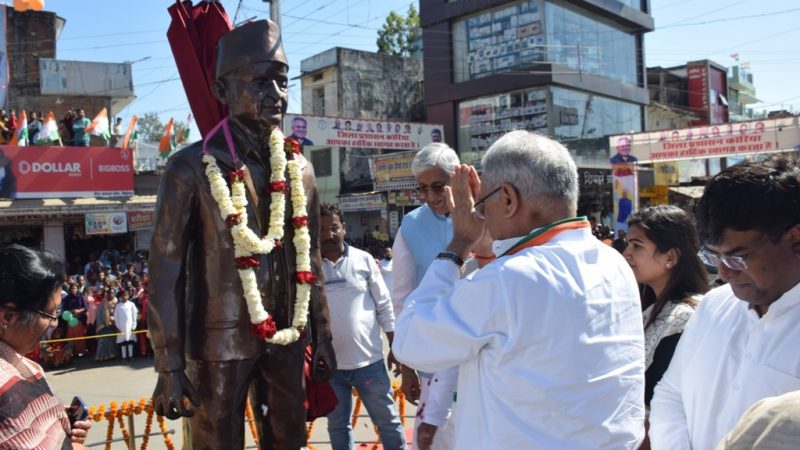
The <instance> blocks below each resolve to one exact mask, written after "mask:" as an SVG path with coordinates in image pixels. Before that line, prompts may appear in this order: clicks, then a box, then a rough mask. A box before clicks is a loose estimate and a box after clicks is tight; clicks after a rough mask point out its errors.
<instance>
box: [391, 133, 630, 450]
mask: <svg viewBox="0 0 800 450" xmlns="http://www.w3.org/2000/svg"><path fill="white" fill-rule="evenodd" d="M482 177H483V178H482V180H481V179H479V178H478V175H477V172H476V171H475V169H474V168H473V167H471V166H466V165H461V166H459V167H458V168H457V169H456V171H455V174H454V176H453V187H452V192H453V196H452V197H451V199H450V200H449V201H450V202H451V207H452V210H453V225H454V232H453V239H452V240H451V241H450V243H449V244H448V246H447V249H446V251H444V252H442V253H440V254H439V255H438V256H437V258H436V260H435V261H434V262H433V264H431V266H430V268H429V269H428V272H427V273H426V275H425V278H424V279H423V280H422V283H421V284H420V286H419V287H418V288H417V289H416V290H415V291H414V292H413V293H411V295H410V296H409V297H408V299H406V306H405V308H404V310H403V313H402V314H401V315H400V317H399V318H398V322H397V326H396V329H395V341H394V345H393V350H394V354H395V355H396V357H397V358H398V359H399V360H400V361H401V362H402V363H404V364H409V365H411V366H412V367H416V368H418V369H419V370H426V371H436V370H441V369H444V368H448V367H452V366H458V370H459V378H458V402H457V403H456V410H455V412H454V417H455V419H454V420H455V424H454V425H455V434H456V436H455V441H456V442H455V448H482V449H484V448H485V449H489V448H525V449H552V448H573V449H635V448H637V446H638V445H639V442H641V440H642V438H643V437H644V336H643V331H642V316H641V307H640V304H639V294H638V291H637V286H636V281H635V279H634V276H633V273H632V272H631V270H630V267H628V264H626V263H625V260H624V259H623V258H622V256H621V255H620V254H619V253H618V252H617V251H616V250H614V249H613V248H611V247H609V246H607V245H603V244H602V243H601V242H599V241H598V240H597V239H595V238H594V237H593V236H592V233H591V230H590V229H589V222H587V221H586V219H585V218H583V217H575V212H576V208H577V201H578V174H577V169H576V167H575V163H574V162H573V161H572V159H571V158H570V155H569V152H568V151H567V149H566V148H564V147H563V146H562V145H560V144H559V143H557V142H555V141H553V140H550V139H548V138H546V137H542V136H539V135H536V134H533V133H530V132H527V131H514V132H511V133H508V134H506V135H505V136H503V137H502V138H500V139H499V140H498V141H497V142H495V143H494V144H493V145H492V146H491V147H490V148H489V150H487V152H486V154H485V156H484V157H483V175H482ZM446 190H447V191H448V193H449V192H450V190H451V189H450V188H449V187H448V188H446ZM479 195H482V197H481V199H480V200H478V201H477V202H475V201H474V200H473V199H474V198H477V197H478V196H479ZM486 231H488V232H490V233H491V235H492V236H493V237H494V239H495V242H494V244H493V249H494V253H495V254H496V255H498V257H497V259H496V260H495V261H494V262H492V263H490V264H488V265H487V266H485V267H483V268H482V269H480V270H479V271H477V272H474V273H473V274H471V275H468V276H467V277H466V278H464V279H462V280H459V272H460V270H461V266H462V264H463V262H464V259H466V258H467V257H468V255H469V253H470V250H471V249H473V247H474V246H475V244H476V243H478V242H479V240H480V239H481V237H482V235H483V234H484V232H486Z"/></svg>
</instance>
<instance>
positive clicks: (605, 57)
mask: <svg viewBox="0 0 800 450" xmlns="http://www.w3.org/2000/svg"><path fill="white" fill-rule="evenodd" d="M544 9H545V24H546V29H547V49H548V52H547V53H548V55H547V56H548V57H547V59H548V61H550V62H552V63H557V64H563V65H565V66H567V67H568V68H570V69H574V70H577V71H579V72H581V73H590V74H594V75H600V76H604V77H608V78H611V79H614V80H619V81H622V82H623V83H628V84H633V85H635V84H637V76H636V74H637V71H636V38H635V35H634V34H631V33H626V32H624V31H621V30H619V29H617V28H614V27H612V26H611V25H609V24H606V23H604V22H600V21H598V20H597V19H594V18H589V17H587V16H584V15H582V14H580V13H578V12H576V11H573V10H572V9H569V8H567V7H565V6H561V5H559V4H556V3H552V2H549V1H548V2H545V8H544Z"/></svg>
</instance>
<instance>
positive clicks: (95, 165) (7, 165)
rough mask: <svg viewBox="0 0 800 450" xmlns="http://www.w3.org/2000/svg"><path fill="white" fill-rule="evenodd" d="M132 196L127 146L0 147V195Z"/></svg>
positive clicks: (131, 159)
mask: <svg viewBox="0 0 800 450" xmlns="http://www.w3.org/2000/svg"><path fill="white" fill-rule="evenodd" d="M132 195H133V158H132V155H131V152H130V151H129V150H127V149H125V150H120V149H118V148H106V147H12V146H7V145H2V146H0V198H78V197H130V196H132Z"/></svg>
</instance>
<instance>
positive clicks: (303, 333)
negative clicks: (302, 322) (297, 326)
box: [298, 330, 308, 341]
mask: <svg viewBox="0 0 800 450" xmlns="http://www.w3.org/2000/svg"><path fill="white" fill-rule="evenodd" d="M306 336H308V333H306V330H300V338H299V339H298V340H299V341H305V340H306Z"/></svg>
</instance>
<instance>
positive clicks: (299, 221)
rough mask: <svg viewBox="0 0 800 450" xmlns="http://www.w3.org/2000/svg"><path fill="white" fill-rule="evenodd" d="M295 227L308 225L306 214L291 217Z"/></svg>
mask: <svg viewBox="0 0 800 450" xmlns="http://www.w3.org/2000/svg"><path fill="white" fill-rule="evenodd" d="M292 222H294V226H295V228H300V227H304V226H306V225H308V216H298V217H294V218H292Z"/></svg>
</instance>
